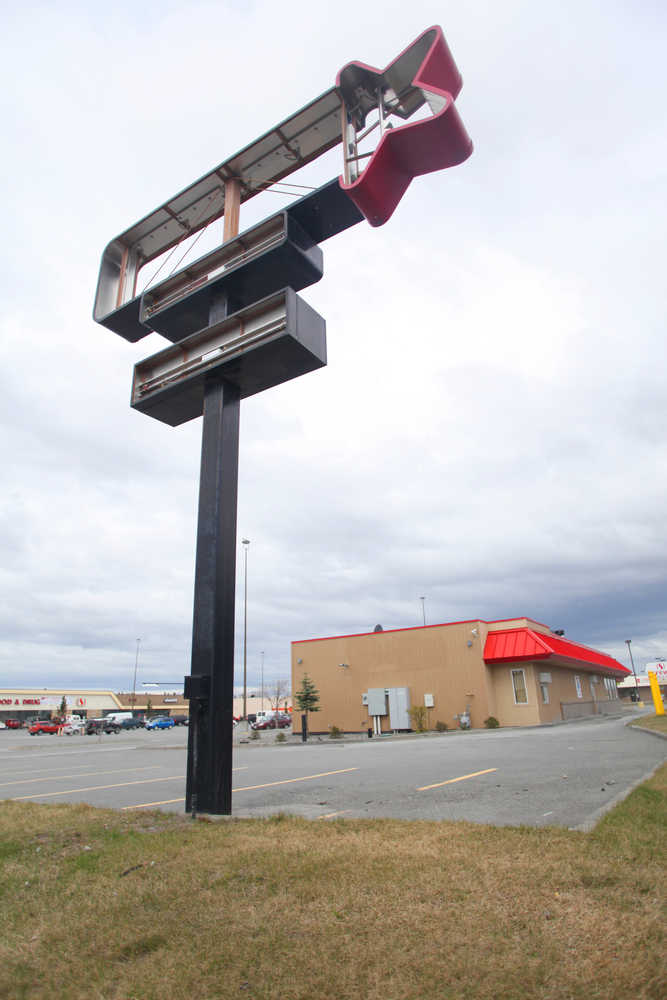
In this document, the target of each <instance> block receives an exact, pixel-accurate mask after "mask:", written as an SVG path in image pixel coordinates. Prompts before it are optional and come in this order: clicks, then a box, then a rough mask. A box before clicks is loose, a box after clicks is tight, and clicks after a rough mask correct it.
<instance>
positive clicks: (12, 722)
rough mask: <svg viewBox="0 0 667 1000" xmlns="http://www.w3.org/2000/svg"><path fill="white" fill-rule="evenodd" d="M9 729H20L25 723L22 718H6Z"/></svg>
mask: <svg viewBox="0 0 667 1000" xmlns="http://www.w3.org/2000/svg"><path fill="white" fill-rule="evenodd" d="M5 725H6V726H7V729H20V728H21V726H22V725H23V723H22V722H21V720H20V719H5Z"/></svg>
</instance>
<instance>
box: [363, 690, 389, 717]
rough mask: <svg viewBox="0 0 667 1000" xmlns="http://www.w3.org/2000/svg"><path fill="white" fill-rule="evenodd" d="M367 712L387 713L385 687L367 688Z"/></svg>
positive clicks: (371, 713) (375, 713)
mask: <svg viewBox="0 0 667 1000" xmlns="http://www.w3.org/2000/svg"><path fill="white" fill-rule="evenodd" d="M367 697H368V714H369V715H386V714H387V689H386V688H369V689H368V695H367Z"/></svg>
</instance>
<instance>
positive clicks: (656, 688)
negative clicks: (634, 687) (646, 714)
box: [648, 670, 665, 715]
mask: <svg viewBox="0 0 667 1000" xmlns="http://www.w3.org/2000/svg"><path fill="white" fill-rule="evenodd" d="M648 682H649V684H650V685H651V694H652V695H653V704H654V705H655V714H656V715H664V714H665V706H664V705H663V703H662V695H661V694H660V685H659V684H658V677H657V675H656V673H655V671H654V670H649V672H648Z"/></svg>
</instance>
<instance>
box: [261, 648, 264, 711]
mask: <svg viewBox="0 0 667 1000" xmlns="http://www.w3.org/2000/svg"><path fill="white" fill-rule="evenodd" d="M261 656H262V711H264V650H262V653H261Z"/></svg>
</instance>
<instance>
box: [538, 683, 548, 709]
mask: <svg viewBox="0 0 667 1000" xmlns="http://www.w3.org/2000/svg"><path fill="white" fill-rule="evenodd" d="M540 691H541V692H542V704H543V705H548V704H549V685H548V684H540Z"/></svg>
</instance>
